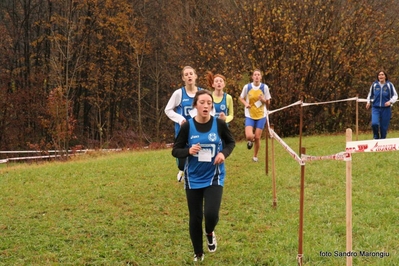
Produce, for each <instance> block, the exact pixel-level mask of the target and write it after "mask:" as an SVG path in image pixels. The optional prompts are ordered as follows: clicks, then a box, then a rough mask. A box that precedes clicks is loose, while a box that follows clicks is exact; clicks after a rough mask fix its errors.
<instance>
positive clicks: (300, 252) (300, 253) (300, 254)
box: [297, 148, 306, 266]
mask: <svg viewBox="0 0 399 266" xmlns="http://www.w3.org/2000/svg"><path fill="white" fill-rule="evenodd" d="M301 154H306V149H305V148H302V149H301ZM304 199H305V165H301V191H300V197H299V230H298V231H299V233H298V242H299V243H298V256H297V260H298V265H299V266H302V257H303V210H304V201H305V200H304Z"/></svg>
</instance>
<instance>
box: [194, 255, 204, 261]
mask: <svg viewBox="0 0 399 266" xmlns="http://www.w3.org/2000/svg"><path fill="white" fill-rule="evenodd" d="M204 258H205V255H204V253H202V254H194V261H203V260H204Z"/></svg>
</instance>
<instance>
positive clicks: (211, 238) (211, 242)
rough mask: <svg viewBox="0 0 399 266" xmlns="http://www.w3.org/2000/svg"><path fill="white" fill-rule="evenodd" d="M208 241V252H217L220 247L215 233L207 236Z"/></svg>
mask: <svg viewBox="0 0 399 266" xmlns="http://www.w3.org/2000/svg"><path fill="white" fill-rule="evenodd" d="M206 240H207V241H208V251H209V252H215V251H216V249H217V247H218V244H217V242H216V235H215V232H212V234H210V235H206Z"/></svg>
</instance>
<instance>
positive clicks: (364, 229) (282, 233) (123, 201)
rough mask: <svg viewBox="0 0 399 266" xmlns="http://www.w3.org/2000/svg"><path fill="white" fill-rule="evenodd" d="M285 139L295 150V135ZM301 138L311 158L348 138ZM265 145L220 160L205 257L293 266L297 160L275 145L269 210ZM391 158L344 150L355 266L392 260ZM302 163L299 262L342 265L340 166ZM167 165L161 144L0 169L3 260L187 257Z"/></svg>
mask: <svg viewBox="0 0 399 266" xmlns="http://www.w3.org/2000/svg"><path fill="white" fill-rule="evenodd" d="M398 136H399V134H398V133H397V132H390V133H389V137H391V138H394V137H398ZM367 138H370V134H367V135H361V136H360V138H359V139H367ZM284 141H285V142H286V143H288V144H289V145H290V146H291V147H292V149H293V150H294V151H296V152H297V151H298V138H288V139H284ZM302 144H303V146H304V147H306V150H307V154H309V155H331V154H335V153H338V152H341V151H344V150H345V136H344V134H342V135H334V136H317V137H305V138H303V140H302ZM264 148H265V142H264V140H263V142H262V153H261V154H260V156H259V157H260V161H261V162H259V163H253V162H252V161H251V158H252V150H251V151H248V150H247V149H246V145H245V143H244V142H240V143H237V147H236V149H235V150H234V152H233V154H232V155H231V156H230V157H229V158H228V159H227V161H226V164H227V166H226V167H227V179H226V184H225V190H224V196H223V202H222V208H221V217H220V222H219V225H218V226H217V228H216V234H217V236H218V244H219V245H218V250H217V252H216V253H214V254H209V253H206V254H205V261H204V262H203V263H202V265H218V266H219V265H296V257H297V254H298V220H299V185H300V166H299V164H298V163H297V162H295V161H294V160H293V158H291V156H290V155H289V154H288V153H287V152H286V151H285V150H284V149H283V148H282V147H281V145H279V144H278V143H276V145H275V152H276V161H275V166H276V179H277V200H278V201H277V207H276V208H273V207H272V182H271V176H272V172H271V163H269V174H268V175H266V174H265V162H264V159H265V152H264ZM269 148H270V142H269ZM269 155H270V152H269ZM397 156H398V153H396V152H386V153H365V154H355V155H354V156H353V170H352V173H353V249H354V251H355V252H357V254H358V256H357V257H354V259H353V262H354V265H397V262H398V261H399V226H398V225H399V224H398V223H399V222H398V221H399V214H398V209H399V200H398V198H399V190H398V187H399V178H398V177H399V170H398V169H399V168H398V167H399V164H398V159H397ZM305 169H306V170H305V182H306V185H305V210H304V213H305V214H304V247H303V251H304V254H303V262H304V264H305V265H345V263H346V258H345V257H344V256H341V255H339V254H340V253H337V252H344V251H345V246H346V229H345V178H346V175H345V162H342V161H314V162H308V163H307V164H306V168H305ZM176 173H177V168H176V165H175V160H174V158H173V157H172V156H171V150H170V149H167V150H155V151H129V152H122V153H117V154H107V155H99V154H95V155H86V156H82V157H79V158H75V159H73V160H71V161H69V162H66V163H59V162H52V163H44V164H39V165H37V164H25V165H9V166H5V165H2V166H1V168H0V191H1V193H0V265H191V264H192V263H193V262H192V247H191V242H190V239H189V234H188V211H187V205H186V201H185V194H184V190H183V184H181V183H178V182H177V181H176ZM204 245H205V243H204ZM360 251H366V252H385V253H383V254H389V256H386V257H383V258H381V257H378V256H377V257H376V256H361V255H360ZM328 254H331V255H330V256H328ZM337 254H338V255H337Z"/></svg>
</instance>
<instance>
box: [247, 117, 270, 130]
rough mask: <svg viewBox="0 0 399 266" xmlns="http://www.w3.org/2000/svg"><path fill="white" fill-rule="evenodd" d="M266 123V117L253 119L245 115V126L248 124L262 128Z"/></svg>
mask: <svg viewBox="0 0 399 266" xmlns="http://www.w3.org/2000/svg"><path fill="white" fill-rule="evenodd" d="M265 124H266V117H264V118H261V119H259V120H254V119H252V118H249V117H245V127H247V126H250V127H253V128H259V129H264V128H265Z"/></svg>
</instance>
